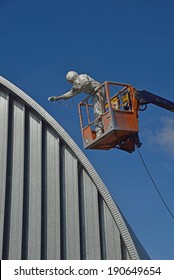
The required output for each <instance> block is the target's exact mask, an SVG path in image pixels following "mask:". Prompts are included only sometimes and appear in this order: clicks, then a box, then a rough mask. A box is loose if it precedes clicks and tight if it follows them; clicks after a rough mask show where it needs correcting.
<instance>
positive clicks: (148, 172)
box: [136, 146, 174, 219]
mask: <svg viewBox="0 0 174 280" xmlns="http://www.w3.org/2000/svg"><path fill="white" fill-rule="evenodd" d="M136 148H137V151H138V154H139V156H140V159H141V161H142V163H143V165H144V168H145V169H146V172H147V174H148V175H149V177H150V179H151V181H152V183H153V185H154V187H155V189H156V191H157V193H158V195H159V197H160V198H161V200H162V202H163V204H164V206H165V207H166V209H167V211H168V213H169V214H170V216H171V217H172V218H173V219H174V215H173V214H172V212H171V211H170V209H169V207H168V205H167V203H166V202H165V200H164V198H163V197H162V195H161V193H160V191H159V189H158V186H157V184H156V183H155V181H154V179H153V177H152V175H151V174H150V171H149V170H148V168H147V165H146V163H145V161H144V159H143V157H142V155H141V153H140V150H139V148H138V147H137V146H136Z"/></svg>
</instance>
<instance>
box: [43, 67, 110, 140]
mask: <svg viewBox="0 0 174 280" xmlns="http://www.w3.org/2000/svg"><path fill="white" fill-rule="evenodd" d="M66 79H67V81H68V82H69V83H71V84H73V86H72V88H71V90H70V91H68V92H67V93H64V94H62V95H59V96H50V97H49V98H48V100H50V101H52V102H55V101H57V100H60V99H65V100H66V99H69V98H72V97H74V96H76V95H78V94H80V93H82V92H83V93H87V94H93V93H96V94H94V95H93V96H92V102H93V105H94V117H95V118H98V117H100V116H101V114H102V113H103V112H102V111H103V110H102V107H101V104H100V102H99V97H98V95H97V90H98V87H99V86H100V83H99V82H97V81H95V80H94V79H92V78H91V77H90V76H88V75H86V74H80V75H79V74H78V73H77V72H75V71H69V72H68V73H67V75H66ZM100 96H101V99H102V104H104V103H105V91H104V89H101V90H100ZM102 128H103V125H102V122H101V121H96V123H95V130H96V136H97V137H99V136H100V135H101V134H102V133H103V129H102Z"/></svg>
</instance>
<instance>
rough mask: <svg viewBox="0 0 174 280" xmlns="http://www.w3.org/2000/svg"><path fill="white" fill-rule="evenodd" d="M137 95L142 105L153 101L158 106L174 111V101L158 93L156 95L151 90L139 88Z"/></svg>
mask: <svg viewBox="0 0 174 280" xmlns="http://www.w3.org/2000/svg"><path fill="white" fill-rule="evenodd" d="M135 97H136V98H137V99H138V101H139V103H140V105H146V104H149V103H152V104H154V105H156V106H159V107H162V108H164V109H166V110H169V111H172V112H174V102H172V101H169V100H167V99H165V98H162V97H160V96H158V95H155V94H153V93H151V92H149V91H146V90H138V91H137V92H136V94H135Z"/></svg>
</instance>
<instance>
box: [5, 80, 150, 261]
mask: <svg viewBox="0 0 174 280" xmlns="http://www.w3.org/2000/svg"><path fill="white" fill-rule="evenodd" d="M0 117H1V122H0V256H1V258H3V259H129V258H130V259H141V258H146V259H147V258H149V257H148V255H147V253H146V252H145V250H144V249H143V254H142V253H141V252H142V248H140V247H141V246H139V245H137V242H134V240H135V238H134V235H132V234H131V231H129V230H128V227H127V226H126V224H125V220H124V219H123V217H122V215H121V213H120V211H119V209H118V207H117V205H116V203H115V202H114V201H113V199H112V197H111V195H110V194H109V192H108V190H107V188H106V186H105V185H104V184H103V182H102V180H101V179H100V177H99V175H98V174H97V172H96V171H95V169H94V168H93V166H92V165H91V163H90V162H89V161H88V159H87V158H86V156H85V155H84V154H83V153H82V151H81V150H80V148H79V147H78V146H77V145H76V143H75V142H74V141H73V140H72V138H71V137H70V136H69V135H68V134H67V133H66V131H65V130H64V129H63V128H62V127H61V126H60V125H59V123H57V121H56V120H55V119H53V118H52V117H51V116H50V115H49V114H48V113H47V112H46V111H45V110H44V109H43V108H42V107H41V106H40V105H39V104H37V103H36V102H35V101H34V100H33V99H32V98H30V97H29V96H28V95H26V94H25V93H24V92H23V91H21V90H20V89H19V88H17V87H16V86H15V85H13V84H12V83H10V82H9V81H7V80H6V79H4V78H3V77H0Z"/></svg>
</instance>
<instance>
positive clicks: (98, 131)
mask: <svg viewBox="0 0 174 280" xmlns="http://www.w3.org/2000/svg"><path fill="white" fill-rule="evenodd" d="M102 134H103V131H102V129H100V130H97V131H96V137H97V138H99V137H100V136H101V135H102Z"/></svg>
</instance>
